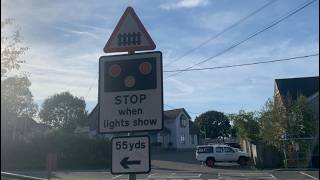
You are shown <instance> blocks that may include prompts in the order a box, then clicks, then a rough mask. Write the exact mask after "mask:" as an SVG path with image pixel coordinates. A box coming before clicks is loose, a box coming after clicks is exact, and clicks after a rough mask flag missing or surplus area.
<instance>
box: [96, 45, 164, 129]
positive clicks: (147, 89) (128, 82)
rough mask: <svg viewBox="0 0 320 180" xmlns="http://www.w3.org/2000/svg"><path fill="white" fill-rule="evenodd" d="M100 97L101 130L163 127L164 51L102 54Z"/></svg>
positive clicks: (100, 62) (100, 63)
mask: <svg viewBox="0 0 320 180" xmlns="http://www.w3.org/2000/svg"><path fill="white" fill-rule="evenodd" d="M98 99H99V132H100V133H116V132H134V131H152V130H161V129H162V128H163V117H162V114H163V88H162V54H161V52H159V51H157V52H148V53H139V54H130V55H115V56H102V57H100V61H99V98H98Z"/></svg>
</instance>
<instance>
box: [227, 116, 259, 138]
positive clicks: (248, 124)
mask: <svg viewBox="0 0 320 180" xmlns="http://www.w3.org/2000/svg"><path fill="white" fill-rule="evenodd" d="M229 119H230V121H231V122H233V126H232V128H234V129H236V130H235V131H236V133H237V136H238V137H240V138H242V139H247V140H250V141H252V142H254V143H256V142H258V141H259V139H260V137H259V135H260V126H259V122H258V117H257V116H256V114H255V113H254V112H245V111H244V110H240V111H239V113H238V114H231V115H229Z"/></svg>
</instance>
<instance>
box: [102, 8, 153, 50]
mask: <svg viewBox="0 0 320 180" xmlns="http://www.w3.org/2000/svg"><path fill="white" fill-rule="evenodd" d="M155 48H156V45H155V44H154V42H153V40H152V39H151V37H150V35H149V33H148V32H147V31H146V29H145V28H144V26H143V24H142V23H141V21H140V19H139V17H138V16H137V15H136V13H135V12H134V10H133V8H132V7H128V8H127V9H126V11H125V12H124V13H123V15H122V16H121V18H120V20H119V22H118V24H117V26H116V27H115V29H114V31H113V32H112V34H111V36H110V38H109V40H108V42H107V44H106V45H105V47H104V49H103V50H104V52H106V53H109V52H129V51H142V50H153V49H155Z"/></svg>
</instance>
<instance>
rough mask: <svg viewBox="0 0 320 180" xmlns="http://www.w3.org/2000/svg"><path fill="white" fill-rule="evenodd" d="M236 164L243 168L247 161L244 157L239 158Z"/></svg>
mask: <svg viewBox="0 0 320 180" xmlns="http://www.w3.org/2000/svg"><path fill="white" fill-rule="evenodd" d="M238 163H239V164H240V166H244V165H246V164H247V159H246V158H245V157H240V158H239V160H238Z"/></svg>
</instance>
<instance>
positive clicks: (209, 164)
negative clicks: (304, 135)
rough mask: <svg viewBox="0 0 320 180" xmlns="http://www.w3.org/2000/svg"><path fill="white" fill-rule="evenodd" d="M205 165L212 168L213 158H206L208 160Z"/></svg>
mask: <svg viewBox="0 0 320 180" xmlns="http://www.w3.org/2000/svg"><path fill="white" fill-rule="evenodd" d="M206 165H207V166H208V167H213V166H214V159H213V158H208V159H207V160H206Z"/></svg>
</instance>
